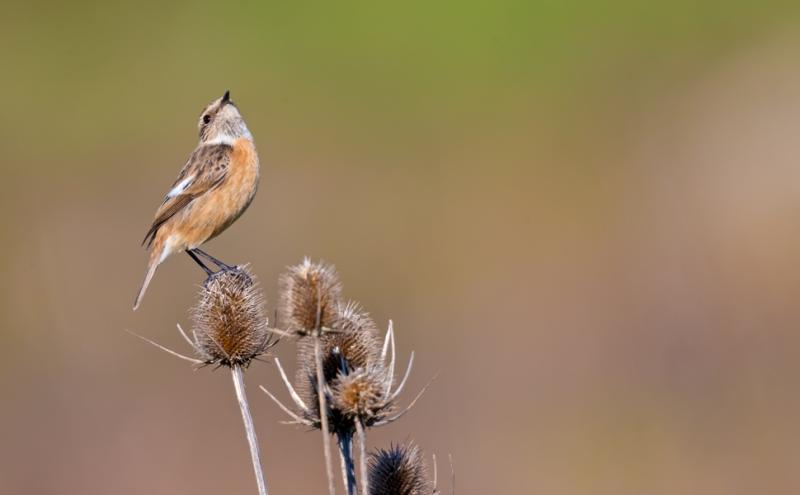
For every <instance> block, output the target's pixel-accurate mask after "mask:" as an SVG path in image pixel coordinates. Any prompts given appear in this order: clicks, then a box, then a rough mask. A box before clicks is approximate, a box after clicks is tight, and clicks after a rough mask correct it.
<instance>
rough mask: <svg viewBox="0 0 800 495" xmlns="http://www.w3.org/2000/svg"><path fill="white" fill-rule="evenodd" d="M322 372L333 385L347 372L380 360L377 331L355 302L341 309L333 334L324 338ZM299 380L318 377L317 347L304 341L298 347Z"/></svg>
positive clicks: (308, 341)
mask: <svg viewBox="0 0 800 495" xmlns="http://www.w3.org/2000/svg"><path fill="white" fill-rule="evenodd" d="M321 342H322V369H323V374H324V376H325V381H326V382H327V383H330V382H331V380H333V379H334V378H336V375H338V374H339V373H340V372H341V371H342V366H344V367H345V369H353V368H365V367H367V366H369V365H371V364H372V363H376V362H378V360H379V358H380V339H379V337H378V327H377V326H376V325H375V322H374V321H373V320H372V318H371V317H370V316H369V314H368V313H366V312H364V311H363V310H362V309H361V307H360V306H359V305H358V304H356V303H353V302H350V303H347V304H344V305H340V306H338V307H337V310H336V317H335V319H334V323H333V324H332V328H331V331H329V332H326V333H324V334H322V337H321ZM297 362H298V364H299V367H298V378H299V379H302V378H303V376H304V375H305V374H307V373H310V374H311V375H313V374H314V373H315V363H314V343H313V342H312V341H310V340H308V339H303V340H301V341H299V342H298V343H297Z"/></svg>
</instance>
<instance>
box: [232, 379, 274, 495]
mask: <svg viewBox="0 0 800 495" xmlns="http://www.w3.org/2000/svg"><path fill="white" fill-rule="evenodd" d="M231 375H232V377H233V387H234V388H235V389H236V398H237V399H238V400H239V409H241V410H242V421H243V422H244V430H245V433H246V434H247V443H248V444H250V457H251V459H252V460H253V471H254V472H255V475H256V483H258V493H259V495H267V483H266V482H265V481H264V471H263V470H262V469H261V456H260V454H259V452H258V439H257V438H256V429H255V426H253V417H252V416H251V415H250V406H249V405H248V404H247V395H246V394H245V391H244V375H243V373H242V367H241V366H239V365H234V366H231Z"/></svg>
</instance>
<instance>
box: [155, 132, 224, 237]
mask: <svg viewBox="0 0 800 495" xmlns="http://www.w3.org/2000/svg"><path fill="white" fill-rule="evenodd" d="M232 150H233V148H232V147H231V146H229V145H227V144H214V145H205V146H200V147H199V148H197V149H196V150H194V152H192V154H191V156H189V160H188V161H187V162H186V165H184V166H183V169H182V170H181V172H180V174H178V179H177V180H176V181H175V183H174V184H173V185H172V188H175V186H177V185H178V184H180V183H181V181H183V180H184V179H185V178H186V177H194V179H192V181H191V182H189V183H188V184H187V185H186V187H184V188H183V191H181V192H180V194H176V195H175V196H169V194H167V196H166V197H165V198H164V202H163V203H162V204H161V206H160V207H159V208H158V211H156V216H155V220H153V224H152V225H151V226H150V230H148V231H147V234H146V235H145V236H144V240H143V241H142V244H143V245H144V246H146V247H148V248H149V247H150V245H151V244H152V243H153V240H154V239H155V237H156V233H157V232H158V229H159V228H160V227H161V226H162V225H163V224H164V223H165V222H166V221H167V220H169V219H170V218H172V217H173V216H175V215H176V214H177V213H178V212H180V211H181V210H183V209H184V208H186V206H187V205H189V203H191V202H192V201H194V200H195V199H196V198H198V197H199V196H202V195H203V194H205V193H207V192H208V191H210V190H212V189H214V188H215V187H217V186H218V185H220V184H221V183H222V181H224V180H225V178H226V177H227V176H228V163H229V162H230V157H231V151H232ZM170 190H172V189H170Z"/></svg>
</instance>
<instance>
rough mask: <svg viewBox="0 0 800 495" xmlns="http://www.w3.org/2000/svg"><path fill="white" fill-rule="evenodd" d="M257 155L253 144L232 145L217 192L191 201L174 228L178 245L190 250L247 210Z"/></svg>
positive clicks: (253, 190) (255, 182)
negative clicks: (226, 171) (177, 234)
mask: <svg viewBox="0 0 800 495" xmlns="http://www.w3.org/2000/svg"><path fill="white" fill-rule="evenodd" d="M258 176H259V165H258V154H257V153H256V148H255V146H254V145H253V142H252V141H250V140H249V139H245V138H239V139H237V140H236V141H234V143H233V151H231V158H230V162H229V164H228V174H227V177H226V178H225V180H224V181H223V182H222V184H220V185H219V186H218V187H217V188H215V189H213V190H211V191H209V192H207V193H206V194H204V195H203V196H202V197H200V198H198V199H196V200H195V201H193V203H192V204H191V206H190V207H189V208H187V211H186V214H185V215H184V216H183V218H182V219H181V221H180V223H181V224H182V225H180V226H177V227H178V228H177V229H176V230H177V232H179V235H180V237H181V238H182V239H181V241H182V242H181V244H184V245H185V247H186V248H189V249H191V248H194V247H197V246H199V245H200V244H202V243H204V242H206V241H208V240H209V239H212V238H213V237H215V236H217V235H219V234H220V233H221V232H222V231H224V230H225V229H226V228H228V227H229V226H230V225H231V224H232V223H233V222H235V221H236V219H237V218H239V217H240V216H241V215H242V213H244V211H245V210H246V209H247V207H248V206H250V203H251V202H252V201H253V197H254V196H255V193H256V189H257V187H258Z"/></svg>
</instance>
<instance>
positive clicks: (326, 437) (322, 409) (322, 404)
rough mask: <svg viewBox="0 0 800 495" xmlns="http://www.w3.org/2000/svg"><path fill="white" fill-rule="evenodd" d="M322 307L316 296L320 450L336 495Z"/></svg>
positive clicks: (331, 493) (315, 358) (315, 340)
mask: <svg viewBox="0 0 800 495" xmlns="http://www.w3.org/2000/svg"><path fill="white" fill-rule="evenodd" d="M321 318H322V305H321V304H320V300H319V295H318V296H317V324H316V329H315V330H314V336H313V338H314V360H315V361H316V368H317V397H319V423H320V429H321V430H322V450H323V451H324V453H325V473H326V474H327V475H328V492H329V493H330V495H336V487H335V486H334V479H333V463H332V462H331V436H330V429H329V428H328V403H327V398H326V392H325V389H326V387H325V375H324V374H323V369H322V328H321V326H320V323H321Z"/></svg>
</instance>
